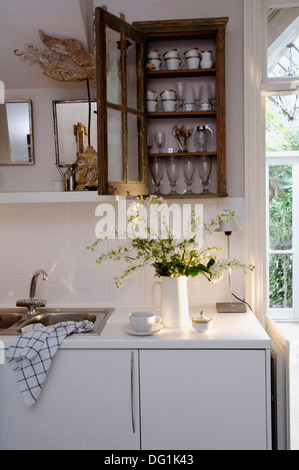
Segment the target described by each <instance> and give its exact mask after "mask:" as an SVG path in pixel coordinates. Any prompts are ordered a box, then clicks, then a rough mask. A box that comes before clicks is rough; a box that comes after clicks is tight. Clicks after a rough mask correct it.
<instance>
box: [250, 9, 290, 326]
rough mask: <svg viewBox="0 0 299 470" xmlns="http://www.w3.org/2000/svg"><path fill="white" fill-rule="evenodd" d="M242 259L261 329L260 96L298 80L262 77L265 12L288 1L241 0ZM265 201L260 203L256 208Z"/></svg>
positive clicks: (263, 265) (263, 238) (264, 261)
mask: <svg viewBox="0 0 299 470" xmlns="http://www.w3.org/2000/svg"><path fill="white" fill-rule="evenodd" d="M243 6H244V9H243V14H244V171H245V176H244V182H245V218H244V233H245V240H244V243H245V246H244V252H245V259H246V261H247V262H250V263H252V264H253V265H255V270H254V271H253V273H252V276H246V277H245V296H246V299H248V302H249V303H250V305H251V306H252V309H253V311H254V313H255V315H256V316H257V318H258V319H259V321H260V322H261V323H262V325H265V321H266V314H267V304H268V298H267V256H266V233H267V232H266V229H267V228H266V220H267V213H266V158H265V92H269V91H271V92H276V91H292V90H294V89H296V87H298V88H299V80H297V79H296V80H294V79H276V78H269V77H267V60H266V59H267V47H266V46H267V41H266V37H267V28H266V25H267V14H266V12H267V8H270V7H273V8H278V7H293V6H295V7H297V6H299V3H298V2H290V1H288V0H279V2H275V0H243ZM261 201H264V204H261Z"/></svg>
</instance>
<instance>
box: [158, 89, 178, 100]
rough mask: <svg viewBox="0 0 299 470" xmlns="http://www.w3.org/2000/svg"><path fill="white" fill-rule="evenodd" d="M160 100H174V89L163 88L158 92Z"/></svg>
mask: <svg viewBox="0 0 299 470" xmlns="http://www.w3.org/2000/svg"><path fill="white" fill-rule="evenodd" d="M160 96H161V99H162V100H174V99H175V91H174V90H164V91H161V93H160Z"/></svg>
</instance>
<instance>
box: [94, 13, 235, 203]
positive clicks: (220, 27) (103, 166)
mask: <svg viewBox="0 0 299 470" xmlns="http://www.w3.org/2000/svg"><path fill="white" fill-rule="evenodd" d="M101 18H105V23H103V21H102V20H101ZM227 22H228V18H226V17H225V18H205V19H190V20H165V21H138V22H134V23H133V24H132V25H129V24H128V23H126V22H125V21H124V20H120V19H119V18H117V17H114V16H113V15H111V14H109V13H107V12H106V11H105V10H103V9H101V8H97V9H96V30H97V90H98V135H99V137H98V138H99V145H98V148H99V181H100V185H99V194H124V195H136V194H147V193H148V190H149V192H150V193H152V192H153V187H152V185H151V184H149V185H148V177H149V179H150V180H151V176H150V173H149V174H148V172H149V169H148V163H149V161H151V159H153V158H155V157H156V158H159V159H161V162H162V161H165V160H166V158H167V157H170V156H171V157H179V162H180V163H179V164H180V165H181V166H182V162H183V158H188V157H191V156H192V157H195V158H196V159H197V160H199V159H201V158H202V157H203V156H205V155H208V156H209V157H211V158H212V161H213V164H212V171H211V179H210V184H209V187H208V189H209V192H208V193H202V189H203V188H202V187H200V179H199V172H198V168H196V171H195V180H194V182H195V183H197V186H196V187H197V191H195V192H194V193H192V197H196V196H199V197H205V196H209V197H211V196H214V197H215V196H216V197H217V196H227V185H226V115H225V30H226V25H227ZM108 24H109V26H108ZM107 27H108V28H109V30H112V31H117V34H120V35H121V37H122V44H125V40H126V38H127V39H128V40H129V41H132V40H133V41H134V44H136V45H137V46H138V47H136V60H137V65H136V67H135V69H134V67H133V65H132V63H131V64H130V63H128V61H129V60H130V52H129V49H130V47H132V46H128V47H127V50H126V49H125V48H124V49H122V51H121V54H120V55H119V61H118V65H117V66H118V67H119V70H118V72H119V74H120V79H119V80H120V83H122V88H123V92H122V98H121V99H122V102H121V104H120V106H119V107H118V110H119V111H120V112H121V113H122V118H121V122H122V127H121V125H119V130H120V132H121V133H122V143H120V144H119V148H121V147H122V155H123V156H119V157H117V158H115V148H114V149H113V152H114V154H113V155H112V152H110V154H109V148H108V147H109V145H108V143H107V142H108V138H109V129H108V125H109V122H108V118H107V116H108V114H109V112H110V114H111V111H113V112H114V113H115V110H116V105H115V103H111V102H110V101H109V99H108V98H109V97H108V94H107V86H106V85H107V83H109V81H108V79H107V76H105V74H106V68H107V67H106V65H107V57H108V55H107V47H106V46H107V45H106V42H105V41H106V39H105V37H106V33H105V31H106V28H107ZM121 29H122V30H123V31H124V32H122V33H120V30H121ZM193 47H197V48H198V49H199V51H206V50H209V51H212V53H213V58H214V63H213V65H212V67H211V68H198V69H188V68H187V65H186V63H185V64H184V65H183V67H182V68H180V69H179V70H168V69H167V67H166V65H165V64H164V66H163V68H162V69H161V70H148V69H147V67H146V65H147V52H148V51H149V50H153V49H157V50H158V51H159V53H160V55H161V56H162V57H163V53H164V52H166V51H168V50H171V49H174V48H177V49H179V50H180V51H181V53H182V56H184V52H185V51H187V50H189V49H191V48H193ZM141 53H142V54H143V61H142V63H141V61H140V54H141ZM132 71H133V74H134V73H136V79H135V77H134V78H132V76H133V75H132ZM135 71H136V72H135ZM103 74H104V75H103ZM179 81H184V82H185V83H186V96H185V98H186V99H185V101H188V102H189V101H192V96H191V86H192V85H194V84H202V85H204V92H203V97H202V101H205V102H206V101H207V100H208V96H207V85H208V84H209V83H214V84H215V85H216V109H215V108H214V109H202V108H201V107H200V108H199V109H196V110H192V111H189V112H188V111H185V110H184V109H183V110H182V109H180V110H178V111H174V112H164V111H163V109H162V105H161V104H160V108H159V109H158V111H157V112H147V104H146V91H147V90H155V91H157V95H158V97H159V95H160V93H161V91H163V90H165V89H175V87H176V83H177V82H179ZM132 82H133V83H135V84H136V87H135V88H134V87H132ZM129 94H133V96H135V98H134V99H133V102H136V103H137V104H136V106H135V107H133V108H132V107H130V106H129V105H128V97H129ZM133 115H134V116H137V122H138V124H137V127H136V129H137V132H136V138H137V137H138V142H136V143H134V145H133V147H134V148H135V149H138V155H137V154H136V152H135V168H136V169H137V171H136V172H135V180H134V179H132V178H131V176H130V171H129V170H128V166H129V164H130V160H129V159H130V158H131V159H132V157H133V155H134V154H132V153H131V152H130V149H129V147H128V145H129V141H128V127H127V125H126V123H127V121H128V116H133ZM110 121H111V122H110V124H112V125H114V126H115V121H114V123H113V122H112V121H113V119H112V120H111V119H110ZM175 125H177V126H178V127H181V126H183V125H185V126H186V127H188V128H190V127H193V134H192V135H191V136H190V137H189V139H188V140H187V145H188V151H187V152H179V151H178V145H177V141H176V138H175V137H174V135H173V133H172V129H173V127H174V126H175ZM207 125H208V126H209V127H210V128H212V130H213V139H212V141H211V142H210V145H209V147H208V148H207V150H206V151H205V152H197V151H196V148H195V146H194V135H195V132H196V129H197V127H198V126H207ZM157 129H158V130H160V131H161V130H162V131H163V132H165V135H166V139H165V144H164V148H163V150H162V151H159V152H158V151H157V149H155V148H153V150H151V149H149V148H148V146H147V135H152V136H153V135H154V133H155V132H156V130H157ZM111 135H112V134H111ZM169 152H171V153H169ZM112 160H113V161H115V162H116V166H117V165H118V164H120V163H119V162H121V161H122V164H121V168H120V177H121V178H120V179H121V180H122V184H121V185H119V184H116V183H115V182H114V183H113V182H111V181H109V175H108V171H107V168H108V165H109V162H111V161H112ZM117 162H118V163H117ZM110 164H111V163H110ZM131 164H132V166H133V167H134V163H133V160H132V161H131ZM114 168H115V165H114ZM181 170H182V169H181ZM181 174H182V172H181ZM133 176H134V172H133ZM136 177H137V178H136ZM165 177H166V173H165ZM198 184H199V186H198ZM183 186H184V181H183V183H181V184H179V185H178V190H177V192H176V194H171V195H170V197H172V196H174V197H183V196H184V194H186V189H185V188H184V187H183ZM199 187H200V189H198V188H199ZM161 192H162V193H163V194H162V195H163V196H166V197H168V195H167V194H165V189H164V191H161ZM166 192H169V188H167V190H166ZM186 196H188V197H190V194H186Z"/></svg>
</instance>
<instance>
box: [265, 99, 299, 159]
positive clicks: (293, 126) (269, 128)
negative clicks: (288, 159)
mask: <svg viewBox="0 0 299 470" xmlns="http://www.w3.org/2000/svg"><path fill="white" fill-rule="evenodd" d="M289 98H292V97H289ZM291 150H299V125H298V119H297V120H296V119H294V120H292V121H290V120H289V119H288V117H287V116H286V115H285V114H283V112H282V111H281V109H280V108H279V107H278V106H277V105H276V104H275V103H274V102H273V101H272V100H271V98H267V100H266V151H267V152H275V151H291Z"/></svg>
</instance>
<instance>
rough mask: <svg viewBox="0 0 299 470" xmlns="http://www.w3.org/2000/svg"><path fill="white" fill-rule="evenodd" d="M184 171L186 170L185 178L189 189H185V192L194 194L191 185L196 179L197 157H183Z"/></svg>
mask: <svg viewBox="0 0 299 470" xmlns="http://www.w3.org/2000/svg"><path fill="white" fill-rule="evenodd" d="M183 171H184V180H185V183H186V185H187V190H186V191H184V193H185V194H193V193H192V189H191V187H192V184H193V181H194V172H195V158H194V157H184V158H183Z"/></svg>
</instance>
